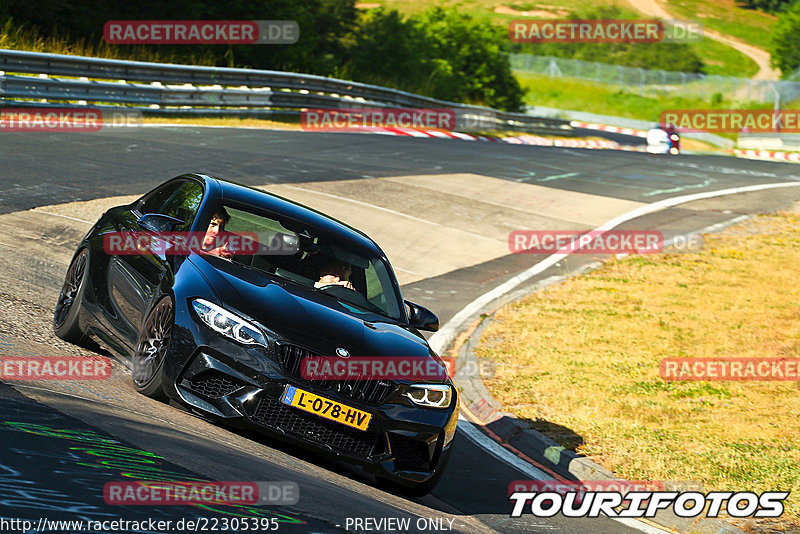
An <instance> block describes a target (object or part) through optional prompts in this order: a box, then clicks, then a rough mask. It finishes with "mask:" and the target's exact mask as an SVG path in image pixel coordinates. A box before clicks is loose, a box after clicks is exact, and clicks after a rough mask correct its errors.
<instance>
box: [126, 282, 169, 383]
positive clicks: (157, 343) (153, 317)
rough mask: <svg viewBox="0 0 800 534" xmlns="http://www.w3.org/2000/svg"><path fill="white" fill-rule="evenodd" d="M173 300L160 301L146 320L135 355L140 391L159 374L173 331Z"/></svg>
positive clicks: (135, 372)
mask: <svg viewBox="0 0 800 534" xmlns="http://www.w3.org/2000/svg"><path fill="white" fill-rule="evenodd" d="M172 322H173V319H172V301H171V300H170V299H169V298H165V299H163V300H161V302H159V303H158V304H157V305H156V307H155V308H153V311H151V312H150V315H149V316H148V317H147V321H145V324H144V328H143V330H142V334H141V336H140V337H139V346H138V347H137V348H136V352H135V353H134V355H133V381H134V383H135V384H136V387H137V389H139V390H140V391H141V390H143V389H145V388H147V387H148V386H149V385H150V384H151V383H152V382H153V379H154V378H155V377H156V375H157V374H159V371H160V370H161V367H162V365H163V363H164V355H165V354H166V352H167V346H168V345H169V338H170V334H171V333H172Z"/></svg>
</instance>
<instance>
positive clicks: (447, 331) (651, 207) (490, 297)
mask: <svg viewBox="0 0 800 534" xmlns="http://www.w3.org/2000/svg"><path fill="white" fill-rule="evenodd" d="M798 186H800V182H788V183H778V184H762V185H748V186H744V187H732V188H730V189H720V190H718V191H706V192H704V193H694V194H691V195H682V196H678V197H672V198H665V199H664V200H659V201H657V202H653V203H652V204H647V205H645V206H640V207H638V208H636V209H634V210H631V211H629V212H627V213H623V214H622V215H620V216H618V217H615V218H613V219H611V220H610V221H608V222H606V223H604V224H601V225H600V226H598V227H597V228H595V229H594V230H592V232H599V233H602V232H606V231H608V230H611V229H612V228H614V227H616V226H618V225H620V224H622V223H624V222H627V221H630V220H633V219H636V218H637V217H642V216H643V215H648V214H650V213H654V212H656V211H661V210H663V209H666V208H670V207H672V206H677V205H678V204H685V203H687V202H693V201H695V200H703V199H706V198H714V197H721V196H725V195H734V194H737V193H749V192H752V191H763V190H765V189H779V188H783V187H798ZM567 256H569V253H561V254H553V255H551V256H548V257H547V258H546V259H544V260H542V261H540V262H539V263H537V264H536V265H534V266H533V267H531V268H529V269H527V270H525V271H523V272H521V273H519V274H518V275H516V276H514V277H513V278H511V279H510V280H508V281H506V282H505V283H503V284H500V285H499V286H497V287H496V288H494V289H492V290H491V291H488V292H486V293H484V294H483V295H481V296H480V297H478V298H476V299H475V300H473V301H472V302H470V303H469V304H467V305H466V306H465V307H464V308H463V309H462V310H461V311H460V312H458V313H457V314H455V316H453V318H452V319H450V320H449V321H447V324H445V325H444V326H443V327H442V328H441V329H440V330H439V331H438V332H436V333H435V334H434V335H433V336H431V338H430V339H429V340H428V342H429V343H430V345H431V347H432V348H433V350H435V351H436V352H438V353H442V352H443V351H444V350H445V349H447V347H448V346H449V345H450V343H452V342H453V340H454V339H455V338H456V336H457V335H458V333H459V332H460V331H461V330H463V328H464V327H465V326H466V324H467V323H468V321H469V320H470V319H471V318H472V317H473V316H475V315H477V314H478V313H479V312H480V311H481V309H482V308H483V307H484V306H486V305H488V304H490V303H491V302H493V301H494V300H496V299H498V298H500V297H502V296H503V295H505V294H506V293H508V292H509V291H511V290H512V289H514V288H515V287H517V286H518V285H520V284H521V283H523V282H525V281H526V280H528V279H530V278H532V277H534V276H536V275H537V274H539V273H541V272H543V271H545V270H547V269H548V268H550V267H552V266H553V265H555V264H556V263H558V262H560V261H561V260H563V259H564V258H566V257H567Z"/></svg>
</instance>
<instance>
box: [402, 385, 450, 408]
mask: <svg viewBox="0 0 800 534" xmlns="http://www.w3.org/2000/svg"><path fill="white" fill-rule="evenodd" d="M405 396H406V397H408V398H409V399H411V402H413V403H414V404H418V405H420V406H427V407H429V408H447V407H449V406H450V401H452V400H453V389H452V388H451V387H450V386H449V385H447V384H416V385H413V386H409V387H408V390H407V391H406V393H405Z"/></svg>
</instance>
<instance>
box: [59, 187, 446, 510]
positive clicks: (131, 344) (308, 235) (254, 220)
mask: <svg viewBox="0 0 800 534" xmlns="http://www.w3.org/2000/svg"><path fill="white" fill-rule="evenodd" d="M220 231H224V234H225V235H226V236H227V237H228V238H230V237H232V236H233V237H236V236H243V235H251V234H253V235H257V236H260V238H259V239H258V243H259V245H258V246H256V247H254V248H252V249H250V250H244V249H243V250H239V251H230V250H226V249H225V246H227V244H226V245H224V246H223V247H217V248H214V249H213V250H212V247H213V244H212V246H209V247H206V249H204V248H203V247H202V245H201V247H200V248H191V247H190V248H187V249H186V250H185V251H183V253H180V254H178V253H175V254H171V253H170V250H169V249H170V246H173V245H174V242H170V243H172V245H170V244H167V245H166V246H165V247H154V246H153V243H154V242H155V241H156V240H155V239H150V240H148V241H141V240H139V241H136V246H137V247H138V248H139V252H140V253H129V252H128V253H125V252H122V249H114V248H110V247H109V243H110V242H113V240H110V239H109V236H121V235H125V236H126V239H127V238H129V237H130V236H139V235H148V236H156V237H158V236H165V237H164V240H165V241H169V239H168V237H166V236H172V237H174V236H175V235H176V234H178V233H181V232H184V233H186V234H187V235H194V234H197V233H201V234H202V233H203V232H209V233H216V234H217V237H218V236H219V235H218V234H219V232H220ZM264 236H266V237H264ZM118 242H121V241H120V240H119V239H118ZM142 243H144V245H142ZM267 243H268V245H267ZM216 244H219V243H216ZM142 248H144V249H147V250H144V251H142ZM220 249H222V250H220ZM331 265H333V266H335V268H330V266H331ZM325 266H328V267H325ZM334 270H337V271H338V272H333V271H334ZM53 327H54V330H55V333H56V334H57V335H58V336H59V337H61V338H62V339H65V340H67V341H71V342H74V343H81V342H84V341H85V340H87V338H92V339H93V340H95V341H97V342H99V343H100V344H101V345H103V346H105V347H107V348H109V349H110V350H112V351H113V352H115V353H116V354H117V355H118V356H120V357H121V358H122V359H123V360H124V361H128V362H130V367H131V368H132V377H133V380H132V382H133V385H134V387H135V388H136V389H137V390H138V391H139V392H140V393H142V394H144V395H147V396H149V397H153V398H156V399H160V400H167V399H173V400H175V401H177V402H178V403H181V404H183V405H185V406H187V407H189V408H190V409H193V410H196V411H198V412H200V413H202V414H203V415H205V416H207V417H209V418H212V419H216V420H220V421H224V422H225V423H226V424H229V425H232V426H239V427H241V428H249V429H255V430H258V431H260V432H264V433H266V434H269V435H271V436H273V437H278V438H280V439H283V440H286V441H289V442H291V443H294V444H299V445H302V446H305V447H308V448H311V449H313V450H315V451H317V452H321V453H324V454H327V455H330V456H333V457H335V458H337V459H341V460H345V461H349V462H353V463H357V464H359V465H362V466H364V467H365V468H366V469H367V470H368V471H370V472H372V473H373V474H374V475H376V476H377V477H378V478H379V479H381V480H384V481H389V483H390V484H392V485H395V486H398V487H399V488H398V489H401V490H403V491H406V492H409V493H412V494H420V495H421V494H425V493H427V492H429V491H430V490H431V489H432V488H433V487H434V485H435V484H436V483H437V482H438V480H439V478H440V477H441V475H442V473H443V471H444V469H445V466H446V464H447V460H448V457H449V456H450V453H451V451H452V447H453V438H454V435H455V430H456V424H457V419H458V394H457V392H456V389H455V387H454V386H453V384H452V382H451V381H450V379H449V378H447V375H446V373H445V374H444V375H443V376H441V377H440V378H439V379H433V380H420V379H405V378H402V377H401V378H398V377H392V378H387V377H384V376H370V377H369V379H365V378H364V377H355V378H350V377H348V376H345V377H342V378H340V379H325V380H322V379H320V380H315V379H309V378H308V376H306V375H304V373H303V372H301V363H302V361H303V359H304V358H311V357H331V358H348V357H351V356H352V357H370V358H389V359H392V358H393V359H397V358H416V359H424V360H426V361H427V362H428V363H430V362H431V361H433V362H436V365H439V366H441V365H443V364H442V362H441V360H440V359H439V357H438V356H437V355H436V354H435V353H434V352H433V350H432V349H431V348H430V346H429V345H428V343H427V341H426V340H425V338H424V337H423V335H422V334H421V333H420V330H429V331H435V330H437V329H438V327H439V321H438V319H437V317H436V316H435V315H434V314H433V313H432V312H430V311H429V310H427V309H425V308H423V307H421V306H419V305H416V304H414V303H411V302H408V301H404V300H403V298H402V296H401V293H400V288H399V285H398V283H397V280H396V278H395V276H394V272H393V270H392V267H391V265H390V264H389V262H388V260H387V258H386V255H385V254H384V253H383V252H382V251H381V249H380V248H379V247H378V245H377V244H376V243H375V242H374V241H373V240H372V239H370V238H369V237H367V236H366V235H365V234H363V233H362V232H360V231H358V230H356V229H354V228H351V227H350V226H347V225H346V224H344V223H342V222H339V221H337V220H335V219H332V218H330V217H328V216H326V215H324V214H322V213H319V212H317V211H315V210H312V209H310V208H307V207H305V206H302V205H300V204H297V203H295V202H292V201H289V200H287V199H284V198H281V197H278V196H276V195H272V194H270V193H267V192H265V191H262V190H259V189H254V188H251V187H246V186H242V185H238V184H235V183H232V182H229V181H225V180H222V179H219V178H215V177H212V176H208V175H203V174H186V175H182V176H179V177H177V178H174V179H172V180H170V181H168V182H166V183H164V184H163V185H161V186H159V187H157V188H156V189H154V190H153V191H151V192H149V193H147V194H146V195H144V196H143V197H142V198H140V199H139V200H137V201H136V202H134V203H132V204H130V205H126V206H119V207H115V208H112V209H110V210H108V211H107V212H106V213H104V214H103V215H102V216H101V217H100V220H98V221H97V223H96V224H95V225H94V227H93V228H92V229H91V230H90V231H89V233H88V234H87V235H86V237H85V238H84V239H83V241H82V242H81V243H80V245H79V246H78V249H77V251H76V252H75V255H74V257H73V259H72V262H71V264H70V266H69V269H68V271H67V275H66V280H65V282H64V286H63V288H62V290H61V293H60V296H59V298H58V302H57V304H56V309H55V313H54V319H53ZM428 368H429V367H428Z"/></svg>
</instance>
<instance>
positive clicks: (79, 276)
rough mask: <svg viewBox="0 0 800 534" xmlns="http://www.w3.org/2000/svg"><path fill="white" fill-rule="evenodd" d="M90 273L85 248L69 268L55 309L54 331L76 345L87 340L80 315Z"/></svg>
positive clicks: (87, 253)
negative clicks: (81, 325) (81, 326)
mask: <svg viewBox="0 0 800 534" xmlns="http://www.w3.org/2000/svg"><path fill="white" fill-rule="evenodd" d="M88 273H89V249H86V248H83V249H81V250H80V251H79V252H78V254H77V255H76V256H75V258H74V259H73V260H72V263H70V265H69V268H68V269H67V274H66V276H65V277H64V285H63V286H62V287H61V293H60V294H59V295H58V300H57V301H56V307H55V310H54V311H53V332H55V334H56V335H57V336H58V337H60V338H61V339H63V340H64V341H68V342H70V343H74V344H76V345H81V344H83V343H84V342H85V341H86V334H85V333H84V332H83V331H82V330H81V328H80V324H79V323H80V321H79V316H80V311H81V302H82V300H83V294H84V292H85V291H86V278H88Z"/></svg>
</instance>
